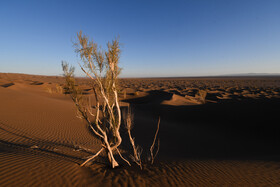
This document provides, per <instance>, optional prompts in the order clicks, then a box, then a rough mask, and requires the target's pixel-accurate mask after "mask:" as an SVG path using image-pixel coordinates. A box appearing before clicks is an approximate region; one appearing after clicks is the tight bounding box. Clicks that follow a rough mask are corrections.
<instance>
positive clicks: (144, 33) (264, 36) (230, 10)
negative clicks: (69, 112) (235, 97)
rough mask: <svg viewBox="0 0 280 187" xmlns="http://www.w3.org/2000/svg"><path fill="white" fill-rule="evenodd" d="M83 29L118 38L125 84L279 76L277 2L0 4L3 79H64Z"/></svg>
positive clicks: (93, 35)
mask: <svg viewBox="0 0 280 187" xmlns="http://www.w3.org/2000/svg"><path fill="white" fill-rule="evenodd" d="M80 30H83V32H84V33H86V34H87V35H89V36H90V37H91V38H92V39H94V40H95V41H96V42H97V43H99V44H101V45H102V46H103V47H104V48H105V47H106V46H105V45H106V42H107V41H109V40H112V39H113V38H114V37H116V36H118V35H119V36H120V42H121V43H122V44H123V45H122V50H123V53H122V56H121V63H120V66H121V67H123V72H122V76H123V77H134V76H136V77H137V76H138V77H143V76H149V77H151V76H201V75H202V76H203V75H221V74H234V73H280V1H279V0H182V1H176V0H169V1H164V0H159V1H152V0H147V1H145V0H128V1H121V0H112V1H109V0H103V1H101V0H96V1H94V0H92V1H78V0H77V1H69V0H67V1H66V0H65V1H59V0H56V1H55V0H53V1H52V0H45V1H44V0H36V1H28V0H26V1H23V0H19V1H13V0H9V1H0V72H17V73H28V74H44V75H59V74H61V73H62V71H61V67H60V64H61V60H66V61H68V62H69V63H71V64H76V63H77V62H78V58H77V56H76V54H75V53H74V49H73V46H72V41H73V40H74V39H75V36H76V33H77V32H78V31H80ZM77 69H78V68H77ZM80 73H81V71H77V74H78V75H79V74H80Z"/></svg>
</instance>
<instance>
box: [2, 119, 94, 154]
mask: <svg viewBox="0 0 280 187" xmlns="http://www.w3.org/2000/svg"><path fill="white" fill-rule="evenodd" d="M0 125H1V126H2V127H1V126H0V130H1V131H3V132H6V133H9V134H12V135H14V136H18V137H21V138H24V139H26V140H30V141H31V142H33V143H32V144H33V145H34V144H35V145H44V146H52V147H55V146H61V147H64V148H69V149H73V150H76V149H78V150H79V151H82V152H85V153H88V154H92V152H89V151H87V150H84V149H80V147H78V146H76V145H71V144H65V143H59V142H53V141H48V140H43V139H41V138H38V137H36V136H34V135H30V134H28V133H26V132H24V131H21V130H18V129H15V128H13V127H10V126H9V125H6V124H4V123H0ZM4 127H5V128H4ZM8 128H10V129H12V130H8ZM0 141H4V140H0ZM6 143H9V142H6ZM20 145H22V146H23V147H25V146H27V147H29V148H30V145H23V144H20Z"/></svg>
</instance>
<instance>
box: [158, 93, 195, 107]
mask: <svg viewBox="0 0 280 187" xmlns="http://www.w3.org/2000/svg"><path fill="white" fill-rule="evenodd" d="M161 104H163V105H173V106H181V105H197V104H200V103H199V102H198V101H197V100H195V99H194V98H192V97H183V96H180V95H177V94H172V96H171V99H170V100H164V101H163V102H161Z"/></svg>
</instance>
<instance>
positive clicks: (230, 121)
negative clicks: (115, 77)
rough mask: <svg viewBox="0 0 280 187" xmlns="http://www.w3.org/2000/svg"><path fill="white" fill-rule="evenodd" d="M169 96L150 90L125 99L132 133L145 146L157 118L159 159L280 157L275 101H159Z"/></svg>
mask: <svg viewBox="0 0 280 187" xmlns="http://www.w3.org/2000/svg"><path fill="white" fill-rule="evenodd" d="M171 96H172V95H171V94H169V93H166V92H163V91H152V92H150V94H149V95H148V96H146V97H143V98H136V99H130V100H125V102H128V103H130V104H131V105H132V106H133V108H134V115H135V116H134V119H135V129H134V133H137V134H138V136H136V140H137V141H138V142H139V144H141V145H142V146H144V147H147V146H149V143H150V142H149V141H147V139H150V140H151V139H152V138H153V133H154V128H155V126H156V120H157V117H158V116H161V127H160V140H161V147H160V157H161V158H174V157H178V158H193V159H201V158H203V159H239V160H240V159H241V160H271V161H280V149H279V146H280V136H279V132H280V131H279V130H280V127H279V114H280V99H277V98H274V99H265V98H262V99H243V100H241V101H239V100H235V99H232V100H223V101H220V102H217V103H207V104H204V105H193V106H171V105H162V104H160V103H161V102H162V101H164V100H166V99H170V98H171ZM145 118H146V120H145ZM148 119H150V120H151V122H147V120H148ZM149 131H152V132H151V133H150V132H149ZM143 135H144V136H143ZM151 141H152V140H151Z"/></svg>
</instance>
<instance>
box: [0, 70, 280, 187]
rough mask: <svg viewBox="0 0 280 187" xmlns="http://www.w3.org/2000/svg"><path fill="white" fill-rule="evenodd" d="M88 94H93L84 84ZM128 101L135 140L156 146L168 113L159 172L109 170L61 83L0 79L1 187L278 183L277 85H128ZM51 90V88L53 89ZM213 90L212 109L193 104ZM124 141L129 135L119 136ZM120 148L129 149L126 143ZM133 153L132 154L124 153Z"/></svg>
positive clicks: (209, 81) (179, 81) (229, 82)
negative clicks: (90, 158) (87, 162)
mask: <svg viewBox="0 0 280 187" xmlns="http://www.w3.org/2000/svg"><path fill="white" fill-rule="evenodd" d="M78 81H79V83H80V84H82V86H83V90H84V94H88V95H90V94H91V93H92V90H91V89H90V87H89V86H88V85H87V81H88V80H86V79H79V80H78ZM120 83H121V88H122V91H123V90H124V89H126V94H124V92H123V93H122V94H121V97H122V98H121V99H122V100H123V101H122V102H123V103H124V104H123V106H125V103H130V105H131V106H132V108H133V110H134V112H135V125H134V126H135V127H134V129H133V132H132V133H133V134H134V135H135V137H136V143H137V144H140V145H141V146H142V147H143V148H144V152H143V156H144V155H145V154H147V150H148V148H149V146H150V144H151V141H152V138H153V134H154V131H155V128H156V123H157V119H158V117H159V116H161V129H160V140H161V147H160V153H159V157H158V160H157V161H156V163H155V164H154V165H153V166H150V165H147V164H145V165H144V170H140V169H139V168H137V167H136V166H133V167H128V166H126V165H125V163H121V165H122V166H121V167H120V168H117V169H114V170H113V169H110V168H109V167H108V166H107V164H106V163H107V161H106V157H105V155H103V156H102V157H99V158H97V159H96V160H95V161H94V163H93V164H92V165H91V166H90V167H80V166H79V164H81V163H82V162H83V161H84V160H85V158H87V157H88V156H90V155H91V154H92V153H95V152H96V151H98V150H99V148H100V147H99V145H98V141H97V140H95V139H94V138H93V136H92V135H91V133H90V132H89V131H88V129H87V128H86V126H85V123H83V121H81V120H80V119H78V118H76V109H75V107H74V105H73V103H72V102H71V100H70V98H69V97H68V95H64V94H63V93H60V92H59V90H57V87H58V86H60V85H61V84H63V79H62V78H60V77H47V76H33V75H23V74H0V183H1V186H221V185H222V186H227V185H229V186H237V185H238V186H267V185H268V186H269V185H271V186H277V185H280V174H279V173H280V167H279V158H280V157H279V156H280V151H279V143H280V138H279V136H278V134H279V133H278V132H279V128H278V126H277V123H275V121H276V120H278V117H277V115H275V113H279V104H280V100H279V96H280V90H279V86H280V79H279V78H273V79H272V78H271V79H270V78H266V79H260V78H255V79H254V78H250V79H245V80H244V79H241V78H238V79H237V78H233V79H230V78H228V79H122V80H121V81H120ZM50 88H51V89H52V91H51V92H50ZM198 89H206V90H207V92H208V95H207V97H206V99H207V103H206V104H201V103H199V102H196V100H195V99H193V98H194V97H195V94H196V93H197V90H198ZM122 133H123V135H124V137H125V136H126V134H125V132H124V131H122ZM122 148H129V145H128V144H126V143H125V138H124V143H123V145H122ZM124 155H125V156H126V157H128V156H129V155H127V154H124Z"/></svg>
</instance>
